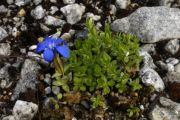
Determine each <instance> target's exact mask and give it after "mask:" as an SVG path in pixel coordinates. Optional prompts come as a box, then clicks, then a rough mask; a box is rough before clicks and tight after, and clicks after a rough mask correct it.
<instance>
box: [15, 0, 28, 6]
mask: <svg viewBox="0 0 180 120" xmlns="http://www.w3.org/2000/svg"><path fill="white" fill-rule="evenodd" d="M30 2H31V0H15V4H16V5H17V6H24V5H27V4H28V3H30Z"/></svg>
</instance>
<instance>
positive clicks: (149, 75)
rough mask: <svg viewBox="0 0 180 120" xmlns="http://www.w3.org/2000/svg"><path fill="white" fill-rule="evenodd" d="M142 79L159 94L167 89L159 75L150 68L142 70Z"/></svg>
mask: <svg viewBox="0 0 180 120" xmlns="http://www.w3.org/2000/svg"><path fill="white" fill-rule="evenodd" d="M140 77H141V79H142V82H143V83H144V84H145V85H147V86H153V87H154V88H155V90H156V91H157V92H160V91H163V90H164V88H165V86H164V82H163V80H162V79H161V77H160V76H159V75H158V73H157V72H156V71H155V70H153V69H151V68H149V67H143V68H141V69H140Z"/></svg>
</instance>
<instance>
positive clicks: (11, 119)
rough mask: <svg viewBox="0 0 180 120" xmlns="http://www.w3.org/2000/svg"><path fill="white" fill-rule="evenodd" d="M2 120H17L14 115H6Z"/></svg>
mask: <svg viewBox="0 0 180 120" xmlns="http://www.w3.org/2000/svg"><path fill="white" fill-rule="evenodd" d="M2 120H16V119H15V118H14V116H13V115H10V116H6V117H4V118H3V119H2Z"/></svg>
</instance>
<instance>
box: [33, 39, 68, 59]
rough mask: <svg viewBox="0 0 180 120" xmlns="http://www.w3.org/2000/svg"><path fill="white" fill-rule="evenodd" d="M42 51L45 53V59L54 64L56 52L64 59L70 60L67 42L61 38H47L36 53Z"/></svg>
mask: <svg viewBox="0 0 180 120" xmlns="http://www.w3.org/2000/svg"><path fill="white" fill-rule="evenodd" d="M42 51H44V52H43V58H44V59H45V60H46V61H48V62H52V60H53V58H54V56H55V53H56V52H58V53H59V54H61V55H62V56H63V57H64V58H68V57H69V53H70V50H69V48H68V46H67V43H66V41H64V40H62V39H61V38H54V37H53V36H50V37H46V38H45V39H44V41H43V42H40V43H38V45H37V49H36V52H38V53H39V52H42Z"/></svg>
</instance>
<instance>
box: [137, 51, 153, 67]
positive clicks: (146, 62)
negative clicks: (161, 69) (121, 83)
mask: <svg viewBox="0 0 180 120" xmlns="http://www.w3.org/2000/svg"><path fill="white" fill-rule="evenodd" d="M140 56H143V66H144V67H150V68H152V69H154V68H156V65H155V64H154V62H153V59H152V57H151V55H150V54H149V53H148V52H146V51H140Z"/></svg>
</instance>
